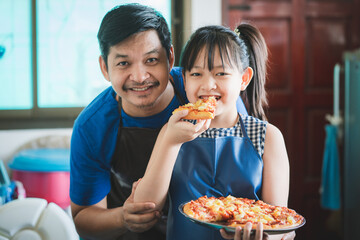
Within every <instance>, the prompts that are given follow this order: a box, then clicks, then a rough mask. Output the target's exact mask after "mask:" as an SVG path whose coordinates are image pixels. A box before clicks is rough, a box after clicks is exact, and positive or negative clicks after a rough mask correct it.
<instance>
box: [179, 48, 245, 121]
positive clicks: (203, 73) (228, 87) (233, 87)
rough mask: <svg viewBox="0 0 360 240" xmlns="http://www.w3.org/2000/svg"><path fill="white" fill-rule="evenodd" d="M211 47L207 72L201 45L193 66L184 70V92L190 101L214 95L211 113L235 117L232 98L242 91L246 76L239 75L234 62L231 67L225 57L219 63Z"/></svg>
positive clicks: (233, 99)
mask: <svg viewBox="0 0 360 240" xmlns="http://www.w3.org/2000/svg"><path fill="white" fill-rule="evenodd" d="M214 50H215V55H214V64H213V69H212V70H211V71H209V68H208V64H207V61H208V56H207V54H205V51H206V48H203V49H202V50H201V51H200V52H199V54H198V56H197V59H196V61H195V63H194V66H193V68H192V69H191V70H190V71H186V72H185V78H184V79H185V90H186V95H187V97H188V99H189V101H190V102H192V103H194V102H196V101H197V100H198V99H203V98H208V97H210V96H214V97H215V98H216V100H217V107H216V112H215V116H216V117H219V116H224V117H229V118H231V117H232V118H234V116H235V117H237V109H236V100H237V99H238V97H239V94H240V91H242V90H245V88H246V86H247V84H248V82H247V83H245V82H244V78H246V76H245V77H244V76H243V75H244V74H242V73H241V72H240V71H239V69H238V68H237V66H235V65H234V64H233V65H232V66H231V65H230V64H229V63H228V61H227V57H226V56H223V60H224V66H223V64H222V61H221V58H220V53H219V50H218V48H215V49H214ZM250 69H251V68H250ZM245 72H247V71H245ZM251 74H252V72H251ZM245 75H247V73H245ZM250 79H251V77H250ZM250 79H249V81H250ZM245 80H246V79H245Z"/></svg>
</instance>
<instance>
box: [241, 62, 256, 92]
mask: <svg viewBox="0 0 360 240" xmlns="http://www.w3.org/2000/svg"><path fill="white" fill-rule="evenodd" d="M253 74H254V70H253V69H252V68H251V67H247V68H246V69H245V71H244V73H243V75H242V79H241V80H242V82H241V91H244V90H245V89H246V88H247V86H248V85H249V83H250V81H251V79H252V77H253Z"/></svg>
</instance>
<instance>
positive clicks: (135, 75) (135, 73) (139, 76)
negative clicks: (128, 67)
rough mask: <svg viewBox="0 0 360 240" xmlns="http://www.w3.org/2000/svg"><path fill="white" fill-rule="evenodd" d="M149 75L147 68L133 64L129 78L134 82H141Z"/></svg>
mask: <svg viewBox="0 0 360 240" xmlns="http://www.w3.org/2000/svg"><path fill="white" fill-rule="evenodd" d="M149 77H150V74H149V72H148V71H147V68H146V67H144V66H140V65H135V66H134V67H133V69H132V72H131V74H130V80H132V81H135V82H143V81H145V80H146V79H148V78H149Z"/></svg>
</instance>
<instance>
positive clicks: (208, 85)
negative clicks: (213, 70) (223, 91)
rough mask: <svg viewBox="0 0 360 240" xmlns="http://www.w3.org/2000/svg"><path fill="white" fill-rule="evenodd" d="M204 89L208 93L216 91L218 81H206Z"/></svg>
mask: <svg viewBox="0 0 360 240" xmlns="http://www.w3.org/2000/svg"><path fill="white" fill-rule="evenodd" d="M202 89H204V90H206V91H210V90H213V89H216V80H215V79H214V78H213V77H208V78H206V79H204V81H203V83H202Z"/></svg>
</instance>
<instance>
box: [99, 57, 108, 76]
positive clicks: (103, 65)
mask: <svg viewBox="0 0 360 240" xmlns="http://www.w3.org/2000/svg"><path fill="white" fill-rule="evenodd" d="M99 64H100V69H101V72H102V74H103V75H104V78H105V79H106V80H107V81H108V82H110V78H109V72H108V69H107V66H106V63H105V60H104V58H103V57H102V56H101V55H100V57H99Z"/></svg>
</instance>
